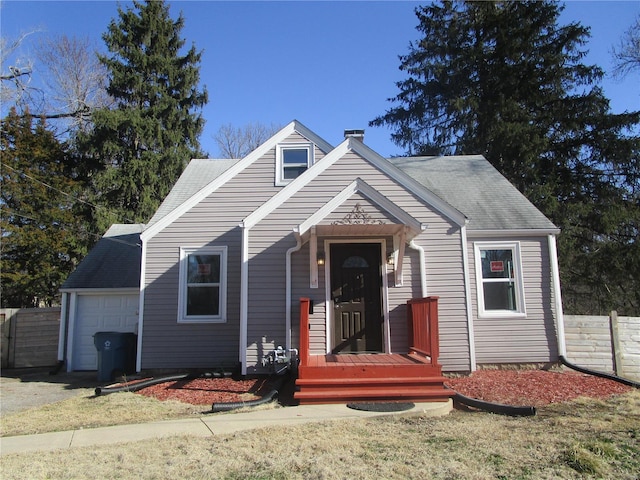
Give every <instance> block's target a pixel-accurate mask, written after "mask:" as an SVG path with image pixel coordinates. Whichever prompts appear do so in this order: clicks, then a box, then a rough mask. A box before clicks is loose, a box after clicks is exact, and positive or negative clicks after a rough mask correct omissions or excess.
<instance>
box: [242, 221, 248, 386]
mask: <svg viewBox="0 0 640 480" xmlns="http://www.w3.org/2000/svg"><path fill="white" fill-rule="evenodd" d="M240 229H241V230H242V245H241V249H240V365H241V372H240V373H241V375H246V374H247V322H248V318H249V313H248V312H249V228H248V227H247V226H246V225H245V223H244V222H242V223H240Z"/></svg>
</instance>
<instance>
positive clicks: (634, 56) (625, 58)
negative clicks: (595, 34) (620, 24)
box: [613, 15, 640, 78]
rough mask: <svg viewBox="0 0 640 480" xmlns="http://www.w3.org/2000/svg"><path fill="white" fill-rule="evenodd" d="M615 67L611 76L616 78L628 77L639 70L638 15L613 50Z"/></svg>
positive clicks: (639, 24)
mask: <svg viewBox="0 0 640 480" xmlns="http://www.w3.org/2000/svg"><path fill="white" fill-rule="evenodd" d="M613 58H614V60H615V67H614V70H613V74H614V76H615V77H617V78H622V77H625V76H626V75H628V74H629V73H630V72H631V71H633V70H636V69H638V70H640V15H638V16H637V17H636V19H635V21H634V22H633V24H632V25H631V26H630V27H629V29H628V30H627V31H626V32H625V33H624V35H623V36H622V38H621V39H620V43H619V44H618V46H617V47H614V48H613Z"/></svg>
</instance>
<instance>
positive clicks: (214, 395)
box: [137, 370, 631, 407]
mask: <svg viewBox="0 0 640 480" xmlns="http://www.w3.org/2000/svg"><path fill="white" fill-rule="evenodd" d="M447 385H449V386H450V387H451V388H453V389H454V390H456V391H457V392H458V393H461V394H462V395H466V396H468V397H472V398H477V399H480V400H485V401H488V402H495V403H502V404H505V405H527V406H534V407H541V406H544V405H548V404H550V403H558V402H566V401H569V400H573V399H575V398H577V397H591V398H606V397H609V396H611V395H620V394H622V393H626V392H628V391H630V390H631V387H628V386H626V385H622V384H621V383H617V382H614V381H612V380H607V379H603V378H598V377H594V376H592V375H584V374H581V373H576V372H570V371H566V372H549V371H543V370H479V371H476V372H474V373H473V374H471V375H470V376H467V377H458V378H449V379H447ZM269 390H270V385H269V382H268V380H267V379H264V378H263V379H252V380H233V379H231V378H197V379H193V380H179V381H174V382H165V383H161V384H158V385H153V386H150V387H147V388H143V389H142V390H139V391H138V392H137V393H139V394H141V395H146V396H148V397H155V398H157V399H159V400H177V401H180V402H183V403H189V404H192V405H211V404H213V403H222V402H241V401H249V400H255V399H257V398H259V397H260V396H261V395H264V394H265V393H267V392H268V391H269Z"/></svg>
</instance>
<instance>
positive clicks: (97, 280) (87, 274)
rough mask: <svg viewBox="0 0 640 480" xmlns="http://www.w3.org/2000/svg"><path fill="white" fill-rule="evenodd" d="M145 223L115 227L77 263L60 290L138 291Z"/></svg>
mask: <svg viewBox="0 0 640 480" xmlns="http://www.w3.org/2000/svg"><path fill="white" fill-rule="evenodd" d="M143 229H144V224H141V223H137V224H130V225H124V224H115V225H112V226H111V227H110V228H109V230H107V233H105V234H104V236H103V237H102V238H101V239H100V240H99V241H98V243H97V244H96V245H95V246H94V247H93V248H92V249H91V251H90V252H89V254H88V255H87V256H86V257H85V258H84V259H83V260H82V262H80V265H78V268H76V269H75V270H74V271H73V273H71V275H69V277H68V278H67V280H66V281H65V282H64V284H63V285H62V288H61V290H78V289H86V288H139V285H140V261H141V258H142V249H141V248H140V233H141V232H142V230H143Z"/></svg>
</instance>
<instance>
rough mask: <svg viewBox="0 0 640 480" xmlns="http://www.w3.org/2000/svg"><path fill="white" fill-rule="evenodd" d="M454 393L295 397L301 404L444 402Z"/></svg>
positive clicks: (340, 393) (332, 393)
mask: <svg viewBox="0 0 640 480" xmlns="http://www.w3.org/2000/svg"><path fill="white" fill-rule="evenodd" d="M451 395H452V393H451V392H450V391H447V390H432V391H423V392H419V391H413V392H389V391H360V392H354V391H336V390H328V391H318V392H316V391H313V392H296V393H295V395H294V398H295V399H297V400H298V401H299V402H300V403H301V404H308V403H343V402H350V401H381V400H384V401H400V400H404V401H413V402H442V401H447V400H449V398H450V397H451Z"/></svg>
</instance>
